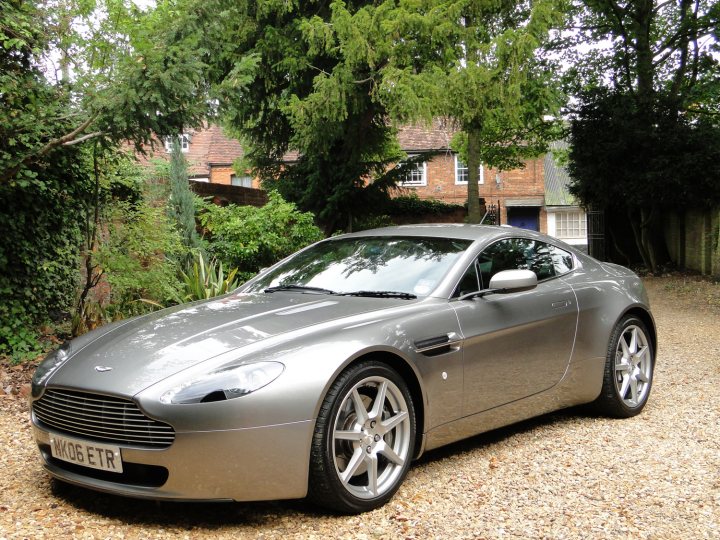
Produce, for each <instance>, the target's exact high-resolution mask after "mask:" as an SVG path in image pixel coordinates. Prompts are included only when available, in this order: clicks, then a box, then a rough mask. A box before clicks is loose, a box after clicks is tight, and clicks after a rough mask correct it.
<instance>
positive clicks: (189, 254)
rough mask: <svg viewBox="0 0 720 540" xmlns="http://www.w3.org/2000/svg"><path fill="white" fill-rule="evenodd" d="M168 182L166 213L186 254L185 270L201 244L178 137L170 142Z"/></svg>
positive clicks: (184, 259) (192, 196) (183, 262)
mask: <svg viewBox="0 0 720 540" xmlns="http://www.w3.org/2000/svg"><path fill="white" fill-rule="evenodd" d="M169 180H170V199H169V200H168V213H169V215H170V218H171V220H172V221H173V222H174V223H175V227H176V228H177V230H178V232H179V233H180V237H181V238H182V242H183V245H184V246H185V251H186V254H185V256H184V257H182V259H183V260H182V261H181V262H182V264H183V266H184V267H185V269H186V270H187V269H189V268H190V266H191V264H192V261H193V260H194V257H193V252H194V251H198V250H200V249H201V242H200V237H199V236H198V233H197V230H196V228H195V227H196V225H195V195H194V194H193V192H192V191H190V185H189V184H188V182H189V180H188V172H187V160H186V159H185V156H184V155H183V153H182V150H181V148H180V141H179V140H178V137H174V138H173V142H172V149H171V152H170V169H169Z"/></svg>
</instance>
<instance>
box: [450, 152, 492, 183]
mask: <svg viewBox="0 0 720 540" xmlns="http://www.w3.org/2000/svg"><path fill="white" fill-rule="evenodd" d="M479 172H480V181H479V182H478V184H484V183H485V167H483V166H482V164H481V165H480V168H479ZM455 183H456V184H467V183H468V168H467V165H465V164H464V163H463V162H462V160H461V159H460V158H459V157H458V156H457V154H455Z"/></svg>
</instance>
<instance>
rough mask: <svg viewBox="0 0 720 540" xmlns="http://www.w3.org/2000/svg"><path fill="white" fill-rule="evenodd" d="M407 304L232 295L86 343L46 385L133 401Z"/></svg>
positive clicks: (152, 317)
mask: <svg viewBox="0 0 720 540" xmlns="http://www.w3.org/2000/svg"><path fill="white" fill-rule="evenodd" d="M407 302H408V301H407V300H393V299H380V298H358V297H334V296H326V295H314V294H300V293H291V292H277V293H271V294H263V293H260V294H241V293H236V294H231V295H228V296H224V297H221V298H218V299H214V300H210V301H207V302H202V303H195V304H190V305H184V306H176V307H174V308H170V309H166V310H162V311H158V312H156V313H153V314H151V315H148V316H145V317H140V318H138V319H134V320H131V321H129V322H128V323H126V324H123V325H120V326H118V327H116V328H114V329H113V330H111V331H109V332H107V333H105V334H104V335H101V336H100V337H98V338H97V339H95V340H93V341H90V342H89V343H88V344H86V345H85V346H84V347H82V349H80V350H79V351H73V352H72V354H71V357H70V359H69V360H68V361H67V363H66V364H65V365H63V366H62V368H61V369H59V370H58V371H57V372H56V373H55V374H54V375H53V376H52V378H51V379H50V380H49V381H48V383H49V384H50V385H52V386H61V387H68V388H76V389H85V390H92V391H95V392H101V393H109V394H124V395H135V394H137V393H138V392H141V391H142V390H144V389H145V388H147V387H149V386H151V385H153V384H155V383H157V382H159V381H161V380H163V379H165V378H167V377H169V376H171V375H174V374H175V373H178V372H179V371H182V370H184V369H186V368H189V367H191V366H194V365H196V364H198V363H199V362H203V361H205V360H208V359H210V358H213V357H216V356H218V355H220V354H223V353H226V352H229V351H231V350H234V349H237V348H240V347H243V346H246V345H249V344H251V343H255V342H257V341H260V340H263V339H267V338H270V337H273V336H277V335H278V334H282V333H284V332H289V331H292V330H297V329H299V328H303V327H308V326H312V325H316V324H321V323H325V322H329V321H333V320H338V319H344V318H346V317H351V316H353V315H360V314H363V313H368V312H372V311H376V310H382V309H385V308H390V307H394V306H397V305H398V304H400V305H403V304H407Z"/></svg>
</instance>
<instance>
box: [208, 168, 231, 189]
mask: <svg viewBox="0 0 720 540" xmlns="http://www.w3.org/2000/svg"><path fill="white" fill-rule="evenodd" d="M233 174H235V171H234V170H233V168H232V167H231V166H229V165H211V166H210V183H211V184H222V185H226V186H229V185H230V178H231V177H232V175H233Z"/></svg>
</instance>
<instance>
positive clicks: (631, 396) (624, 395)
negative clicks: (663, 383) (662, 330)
mask: <svg viewBox="0 0 720 540" xmlns="http://www.w3.org/2000/svg"><path fill="white" fill-rule="evenodd" d="M648 336H649V332H648V330H647V327H646V326H645V323H643V322H642V321H641V320H640V319H638V318H637V317H635V316H632V315H628V316H626V317H624V318H623V319H621V320H620V322H619V323H618V324H617V326H616V327H615V329H614V330H613V333H612V336H611V337H610V342H609V344H608V352H607V359H606V361H605V374H604V379H603V388H602V392H601V394H600V396H599V397H598V398H597V400H596V401H595V406H596V408H597V409H598V410H599V411H600V412H601V413H603V414H607V415H609V416H615V417H618V418H629V417H631V416H635V415H636V414H639V413H640V411H642V410H643V408H644V407H645V404H646V403H647V400H648V396H649V395H650V388H651V387H652V379H653V369H654V367H655V351H654V350H653V346H652V342H651V341H650V339H649V337H648Z"/></svg>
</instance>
